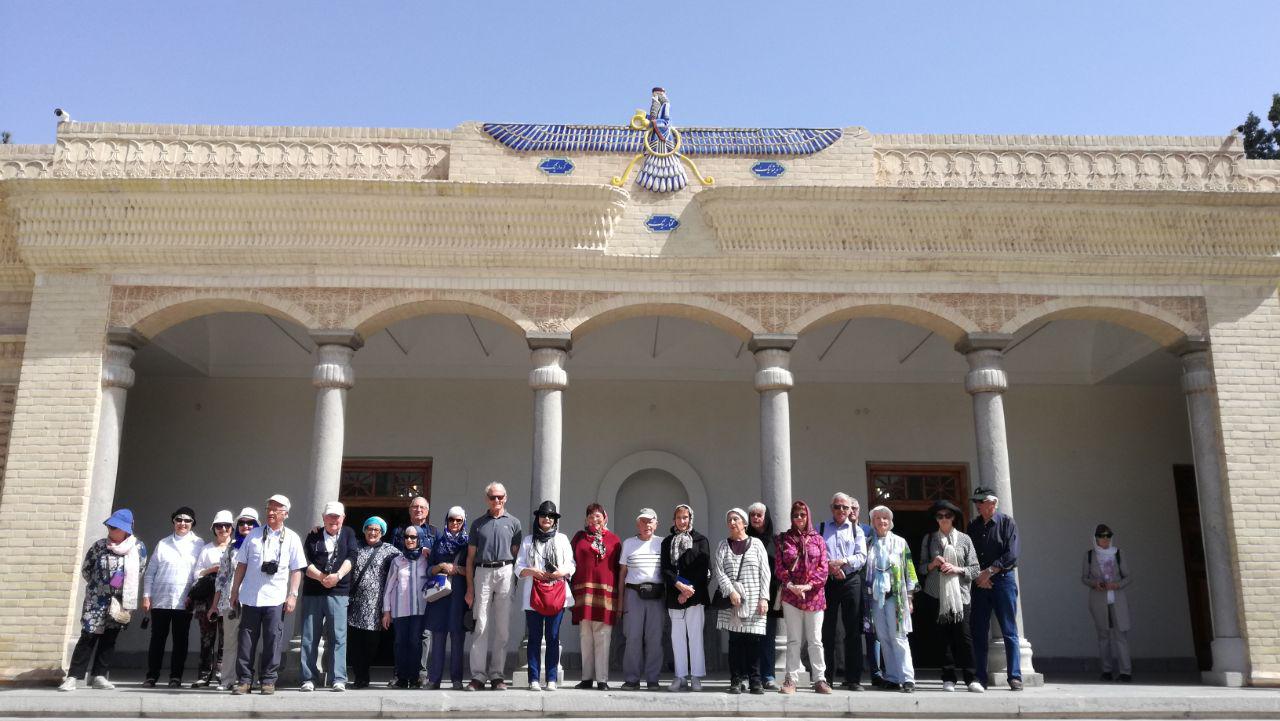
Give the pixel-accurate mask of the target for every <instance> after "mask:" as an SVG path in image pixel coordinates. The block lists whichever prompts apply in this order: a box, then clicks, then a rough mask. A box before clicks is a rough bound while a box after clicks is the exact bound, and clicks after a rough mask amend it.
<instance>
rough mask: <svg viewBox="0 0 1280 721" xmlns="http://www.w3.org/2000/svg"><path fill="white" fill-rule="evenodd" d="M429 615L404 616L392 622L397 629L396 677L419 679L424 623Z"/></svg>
mask: <svg viewBox="0 0 1280 721" xmlns="http://www.w3.org/2000/svg"><path fill="white" fill-rule="evenodd" d="M426 620H427V617H426V616H423V615H422V614H418V615H416V616H402V617H400V618H397V619H395V620H393V621H392V622H391V626H392V628H393V629H394V630H395V635H396V645H395V657H396V679H397V680H400V681H413V682H414V683H417V681H418V665H419V664H420V663H421V662H422V625H423V624H424V623H426Z"/></svg>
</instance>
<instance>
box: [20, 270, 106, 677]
mask: <svg viewBox="0 0 1280 721" xmlns="http://www.w3.org/2000/svg"><path fill="white" fill-rule="evenodd" d="M109 296H110V292H109V287H108V285H107V283H106V281H105V279H104V278H103V277H101V276H95V275H69V274H68V275H58V276H42V277H39V278H37V280H36V286H35V290H34V294H33V298H32V302H31V316H30V324H29V327H28V335H27V345H26V353H25V357H24V359H23V363H22V370H21V373H20V376H19V381H18V391H17V395H16V401H15V405H14V413H13V425H12V431H11V436H12V438H11V441H10V446H9V457H8V465H7V468H6V477H5V483H4V490H3V493H2V494H0V528H3V529H4V532H3V533H0V578H2V579H4V583H0V678H5V679H10V680H38V679H40V678H52V677H59V676H61V673H62V672H61V668H62V664H63V654H64V652H65V648H66V639H67V637H68V634H69V633H71V632H72V631H73V624H76V623H77V621H78V618H79V614H78V613H73V611H72V609H73V606H74V605H75V604H76V601H77V599H76V598H75V588H76V586H75V582H76V577H77V574H78V571H77V569H78V568H79V562H80V556H81V553H82V545H81V538H82V533H81V529H82V528H83V524H84V514H85V508H86V501H87V499H88V497H89V493H88V485H89V481H90V478H91V475H92V463H93V446H94V435H95V433H96V432H97V426H98V403H99V398H100V393H101V381H100V372H101V365H102V349H103V342H104V334H105V330H106V322H107V312H108V301H109Z"/></svg>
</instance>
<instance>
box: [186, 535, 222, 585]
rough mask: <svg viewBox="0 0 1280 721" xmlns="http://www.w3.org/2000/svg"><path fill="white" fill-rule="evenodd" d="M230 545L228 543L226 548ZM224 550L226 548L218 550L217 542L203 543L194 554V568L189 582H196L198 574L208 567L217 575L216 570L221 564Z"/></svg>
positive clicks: (198, 577)
mask: <svg viewBox="0 0 1280 721" xmlns="http://www.w3.org/2000/svg"><path fill="white" fill-rule="evenodd" d="M230 545H231V544H230V543H227V546H230ZM226 550H227V549H226V548H218V542H217V541H205V543H204V545H203V546H200V551H199V552H198V553H197V554H196V565H195V568H193V569H191V580H192V581H198V580H199V579H200V572H201V571H203V570H204V569H206V568H209V567H210V566H213V568H214V571H213V572H214V574H217V572H218V571H217V568H218V566H219V565H221V563H222V554H223V553H224V552H225V551H226Z"/></svg>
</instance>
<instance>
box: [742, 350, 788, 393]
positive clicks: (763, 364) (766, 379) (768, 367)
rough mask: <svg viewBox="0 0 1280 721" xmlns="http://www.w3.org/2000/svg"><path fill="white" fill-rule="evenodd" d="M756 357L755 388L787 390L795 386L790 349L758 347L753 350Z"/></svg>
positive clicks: (762, 391)
mask: <svg viewBox="0 0 1280 721" xmlns="http://www.w3.org/2000/svg"><path fill="white" fill-rule="evenodd" d="M752 355H754V356H755V359H756V375H755V378H754V381H755V387H756V390H757V391H759V392H761V393H764V392H765V391H788V390H791V388H792V387H793V386H795V376H793V375H791V351H789V350H787V349H786V348H778V347H773V348H767V347H766V348H760V349H758V350H756V351H753V353H752Z"/></svg>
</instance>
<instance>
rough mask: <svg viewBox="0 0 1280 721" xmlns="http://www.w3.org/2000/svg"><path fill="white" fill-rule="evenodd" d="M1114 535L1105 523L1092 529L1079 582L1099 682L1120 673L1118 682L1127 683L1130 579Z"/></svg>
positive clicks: (1130, 676) (1130, 675)
mask: <svg viewBox="0 0 1280 721" xmlns="http://www.w3.org/2000/svg"><path fill="white" fill-rule="evenodd" d="M1113 535H1114V534H1113V533H1112V531H1111V527H1110V526H1108V525H1107V524H1105V523H1099V524H1098V527H1097V528H1095V529H1094V531H1093V548H1091V549H1089V551H1088V552H1087V553H1085V556H1084V570H1083V571H1082V572H1081V574H1080V581H1081V582H1082V583H1084V585H1086V586H1088V587H1089V613H1090V615H1092V616H1093V627H1094V630H1095V631H1097V633H1098V656H1099V660H1100V661H1101V662H1102V680H1103V681H1110V680H1111V679H1112V674H1113V673H1115V672H1117V671H1119V674H1120V681H1121V682H1122V683H1129V682H1131V681H1133V666H1132V664H1131V662H1130V660H1129V599H1128V598H1127V597H1126V595H1125V590H1124V589H1125V588H1126V587H1127V586H1128V585H1129V582H1130V581H1131V580H1133V579H1132V578H1131V577H1130V576H1129V565H1128V564H1127V563H1125V562H1124V557H1123V556H1121V555H1120V549H1119V548H1117V547H1116V546H1115V543H1114V542H1113V541H1112V536H1113Z"/></svg>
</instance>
